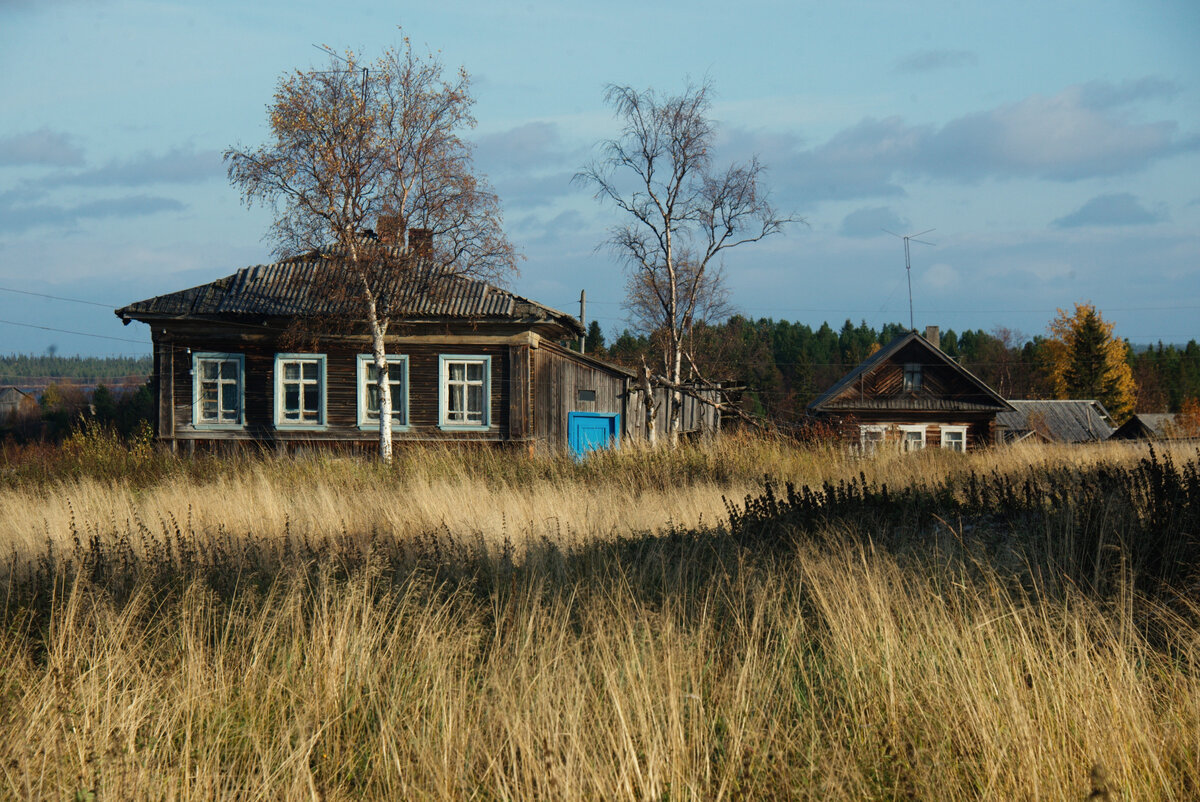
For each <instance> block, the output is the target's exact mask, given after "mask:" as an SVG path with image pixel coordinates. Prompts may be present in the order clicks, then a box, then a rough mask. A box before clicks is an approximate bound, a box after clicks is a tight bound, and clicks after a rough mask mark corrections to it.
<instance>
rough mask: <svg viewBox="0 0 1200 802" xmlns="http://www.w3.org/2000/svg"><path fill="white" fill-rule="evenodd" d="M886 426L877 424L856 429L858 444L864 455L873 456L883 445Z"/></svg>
mask: <svg viewBox="0 0 1200 802" xmlns="http://www.w3.org/2000/svg"><path fill="white" fill-rule="evenodd" d="M887 428H888V427H887V426H881V425H878V424H863V425H861V426H859V427H858V437H859V444H860V445H861V446H862V450H863V453H864V454H874V453H875V452H876V451H878V450H879V447H880V446H881V445H883V439H884V436H885V435H886V433H887Z"/></svg>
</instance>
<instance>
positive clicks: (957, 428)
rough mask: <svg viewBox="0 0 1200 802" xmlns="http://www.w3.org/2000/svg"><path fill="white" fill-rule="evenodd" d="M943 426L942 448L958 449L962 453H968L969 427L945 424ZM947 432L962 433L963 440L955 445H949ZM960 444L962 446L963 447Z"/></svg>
mask: <svg viewBox="0 0 1200 802" xmlns="http://www.w3.org/2000/svg"><path fill="white" fill-rule="evenodd" d="M941 428H942V448H946V449H949V450H951V451H958V452H960V453H962V454H965V453H967V427H966V426H943V427H941ZM947 434H961V435H962V441H961V442H959V443H957V444H955V445H953V446H949V445H947V444H946V435H947ZM959 446H961V448H960V447H959Z"/></svg>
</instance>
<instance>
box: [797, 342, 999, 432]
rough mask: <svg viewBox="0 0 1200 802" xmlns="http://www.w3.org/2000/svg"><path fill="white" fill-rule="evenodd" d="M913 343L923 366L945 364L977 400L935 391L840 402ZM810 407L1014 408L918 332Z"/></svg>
mask: <svg viewBox="0 0 1200 802" xmlns="http://www.w3.org/2000/svg"><path fill="white" fill-rule="evenodd" d="M910 346H913V347H916V348H917V349H919V350H920V351H921V358H922V360H928V361H923V362H922V364H923V365H926V366H929V365H940V366H945V367H946V368H948V369H950V370H951V371H952V372H953V373H955V374H957V375H958V376H959V378H960V379H961V380H962V381H963V382H965V383H966V384H967V386H969V387H971V388H972V389H973V390H974V393H972V395H973V396H974V400H967V399H966V398H964V397H959V396H956V397H949V398H948V397H939V396H935V395H932V394H906V395H902V396H873V397H869V398H855V399H853V400H844V401H839V397H840V396H841V395H842V394H843V393H845V392H846V391H848V390H852V389H853V388H854V387H855V384H856V383H857V382H859V380H860V379H863V378H865V377H867V376H869V375H870V374H872V373H873V372H874V371H875V370H876V369H877V368H879V367H881V366H882V365H884V364H886V363H888V362H890V361H891V360H892V359H893V358H894V357H895V356H896V355H897V354H899V353H900V351H902V350H904V349H905V348H907V347H910ZM808 408H809V409H810V410H812V411H813V412H835V411H850V410H855V409H874V410H883V409H895V410H948V411H959V412H994V411H997V410H1006V409H1012V407H1011V406H1010V405H1009V403H1008V402H1007V401H1005V400H1004V399H1003V398H1001V397H1000V395H999V393H997V392H996V391H995V390H993V389H992V388H991V387H988V386H987V385H986V384H985V383H984V382H983V380H981V379H979V378H978V377H977V376H975V374H973V373H971V371H969V370H967V369H966V368H964V367H963V366H962V365H960V364H958V363H957V362H955V361H954V360H953V359H951V358H950V357H949V356H947V355H946V354H945V353H943V352H942V350H941V349H940V348H937V347H936V346H934V345H932V344H930V343H929V342H928V341H927V340H926V339H925V338H924V337H922V336H921V335H920V334H918V333H917V332H915V331H910V332H909V333H908V334H902V335H901V336H899V337H897V338H896V339H894V340H892V341H891V342H890V343H888V344H887V345H885V346H884V347H882V348H880V349H879V350H878V351H876V352H875V353H873V354H871V355H870V356H869V357H867V358H866V359H864V360H863V361H862V362H860V363H859V364H858V367H856V368H854V370H852V371H850V372H849V373H847V374H846V375H845V376H843V377H842V379H841V381H839V382H837V383H836V384H834V385H833V386H832V387H830V388H829V389H828V390H826V391H825V392H824V393H822V394H821V396H820V397H818V398H817V399H816V400H815V401H813V402H812V403H811V404H809V405H808Z"/></svg>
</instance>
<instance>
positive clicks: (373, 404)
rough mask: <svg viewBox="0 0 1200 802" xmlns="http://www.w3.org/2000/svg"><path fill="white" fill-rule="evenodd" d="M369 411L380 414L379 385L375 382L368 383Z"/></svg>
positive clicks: (369, 412) (372, 413)
mask: <svg viewBox="0 0 1200 802" xmlns="http://www.w3.org/2000/svg"><path fill="white" fill-rule="evenodd" d="M367 413H368V414H371V415H378V414H379V387H377V386H376V385H374V384H369V385H367Z"/></svg>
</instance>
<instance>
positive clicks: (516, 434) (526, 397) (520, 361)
mask: <svg viewBox="0 0 1200 802" xmlns="http://www.w3.org/2000/svg"><path fill="white" fill-rule="evenodd" d="M508 365H509V377H508V432H509V437H510V438H511V439H512V440H526V439H528V438H530V437H531V436H532V434H533V429H532V424H533V420H532V417H531V415H530V409H531V406H532V403H533V394H532V392H531V389H532V388H531V386H530V384H529V375H530V353H529V346H528V345H510V346H509V347H508Z"/></svg>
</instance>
